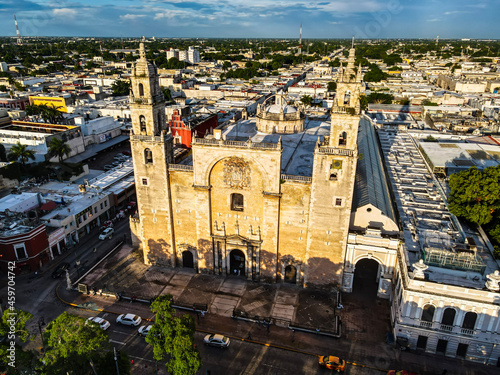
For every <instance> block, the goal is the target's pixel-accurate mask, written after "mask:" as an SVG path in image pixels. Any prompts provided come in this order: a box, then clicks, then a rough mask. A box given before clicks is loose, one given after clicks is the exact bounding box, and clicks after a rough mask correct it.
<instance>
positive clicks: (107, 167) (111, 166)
mask: <svg viewBox="0 0 500 375" xmlns="http://www.w3.org/2000/svg"><path fill="white" fill-rule="evenodd" d="M113 168H114V166H113V165H109V164H107V165H105V166H104V170H105V171H109V170H110V169H113Z"/></svg>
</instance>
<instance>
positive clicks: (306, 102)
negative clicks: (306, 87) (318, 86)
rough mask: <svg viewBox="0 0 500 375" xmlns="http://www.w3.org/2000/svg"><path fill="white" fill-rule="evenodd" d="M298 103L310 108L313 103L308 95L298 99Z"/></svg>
mask: <svg viewBox="0 0 500 375" xmlns="http://www.w3.org/2000/svg"><path fill="white" fill-rule="evenodd" d="M300 101H301V102H302V103H303V104H304V105H305V106H306V107H310V106H311V105H312V102H313V98H312V97H311V96H309V95H304V96H303V97H302V98H300Z"/></svg>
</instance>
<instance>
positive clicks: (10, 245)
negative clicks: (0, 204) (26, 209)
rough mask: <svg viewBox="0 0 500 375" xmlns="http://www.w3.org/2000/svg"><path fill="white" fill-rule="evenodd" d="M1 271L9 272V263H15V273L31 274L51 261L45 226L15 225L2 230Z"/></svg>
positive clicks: (0, 243)
mask: <svg viewBox="0 0 500 375" xmlns="http://www.w3.org/2000/svg"><path fill="white" fill-rule="evenodd" d="M0 255H1V257H0V270H1V271H3V272H7V269H8V268H7V267H8V266H9V262H14V263H15V270H14V271H15V273H16V274H19V273H30V272H35V271H37V270H39V269H40V267H41V266H42V265H43V264H45V263H47V262H49V261H50V252H49V241H48V238H47V232H46V230H45V225H44V224H40V225H37V226H26V225H16V226H14V227H13V224H12V225H11V226H9V227H8V228H7V229H3V230H0Z"/></svg>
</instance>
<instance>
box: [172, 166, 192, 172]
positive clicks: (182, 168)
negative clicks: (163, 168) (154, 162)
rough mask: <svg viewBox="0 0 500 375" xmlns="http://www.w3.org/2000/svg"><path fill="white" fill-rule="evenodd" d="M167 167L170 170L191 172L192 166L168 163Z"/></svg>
mask: <svg viewBox="0 0 500 375" xmlns="http://www.w3.org/2000/svg"><path fill="white" fill-rule="evenodd" d="M168 169H170V170H171V171H188V172H192V171H193V166H192V165H183V164H169V165H168Z"/></svg>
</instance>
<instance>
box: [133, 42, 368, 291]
mask: <svg viewBox="0 0 500 375" xmlns="http://www.w3.org/2000/svg"><path fill="white" fill-rule="evenodd" d="M144 73H146V77H144V75H143V74H144ZM155 77H156V71H155V68H154V66H152V65H150V64H148V63H147V62H146V61H145V58H144V57H143V52H141V58H140V59H139V61H138V62H137V65H136V68H135V70H134V74H133V76H132V94H131V110H132V122H133V135H132V136H131V142H132V152H133V158H134V169H135V178H136V186H137V200H138V205H139V217H136V218H133V219H132V221H131V227H132V231H133V233H134V236H135V238H136V243H137V245H139V246H141V247H142V249H143V251H144V257H145V259H144V260H145V262H146V263H147V264H159V265H168V266H178V267H192V268H194V269H195V270H197V271H198V272H204V273H213V274H220V275H230V274H233V275H239V276H245V277H246V278H247V279H250V280H256V281H267V282H274V281H280V280H286V281H288V282H293V283H297V284H302V285H340V283H341V281H342V269H343V264H344V253H345V247H346V244H347V234H348V228H349V220H350V210H351V201H352V195H353V186H354V176H355V172H356V160H357V151H356V135H357V125H356V123H357V121H359V116H358V115H350V114H347V113H337V115H336V117H335V121H334V123H332V127H331V128H332V131H331V133H330V134H331V135H330V136H329V137H328V136H327V137H324V138H321V137H319V136H318V137H317V143H316V146H315V147H313V151H312V153H311V155H310V156H309V157H310V158H311V160H312V161H313V166H312V172H311V176H298V175H297V176H291V175H285V174H283V170H284V167H285V166H284V165H282V164H283V155H282V153H283V147H282V143H281V139H280V140H279V141H278V142H276V143H272V142H271V143H264V142H252V140H251V139H249V140H248V141H246V142H242V141H239V140H230V139H226V137H216V139H212V138H205V139H202V138H194V139H193V142H192V165H188V164H186V165H179V164H172V158H171V153H170V151H171V137H170V133H169V132H168V131H165V128H164V124H163V123H159V122H158V121H157V116H156V115H155V113H156V111H157V106H158V107H161V105H162V102H161V101H158V100H155V95H154V87H156V85H157V83H156V82H155V80H156V79H157V78H155ZM140 83H142V84H143V90H144V95H138V93H139V91H140V89H139V86H138V85H139V84H140ZM281 100H282V98H281V97H279V98H278V104H279V105H282V108H284V110H283V111H282V112H285V111H287V110H288V109H285V107H288V106H286V103H284V102H282V101H281ZM275 105H276V104H275ZM158 111H159V108H158ZM159 112H161V111H159ZM291 112H293V111H291ZM162 113H163V112H162ZM278 115H279V114H278ZM141 116H143V117H144V119H143V120H142V123H141ZM293 116H296V119H295V120H297V127H296V128H295V130H294V131H295V132H299V131H300V132H302V131H303V130H304V129H303V124H304V117H303V116H304V115H303V114H302V113H301V112H299V111H296V110H295V112H293ZM144 120H145V123H144ZM295 120H294V121H295ZM257 121H259V120H258V119H257ZM261 124H262V123H261ZM258 127H259V125H257V129H256V130H260V131H264V130H263V129H259V128H258ZM286 129H287V130H285V125H283V126H282V127H279V129H276V128H274V129H273V130H272V131H269V133H273V132H276V131H277V130H279V131H283V132H285V131H286V132H288V127H287V128H286ZM339 134H340V135H341V136H342V140H341V142H339V141H338V137H339ZM313 146H314V143H313ZM146 149H149V150H150V151H151V153H152V159H153V161H152V162H149V161H148V156H147V155H150V154H147V153H146V151H145V150H146Z"/></svg>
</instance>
